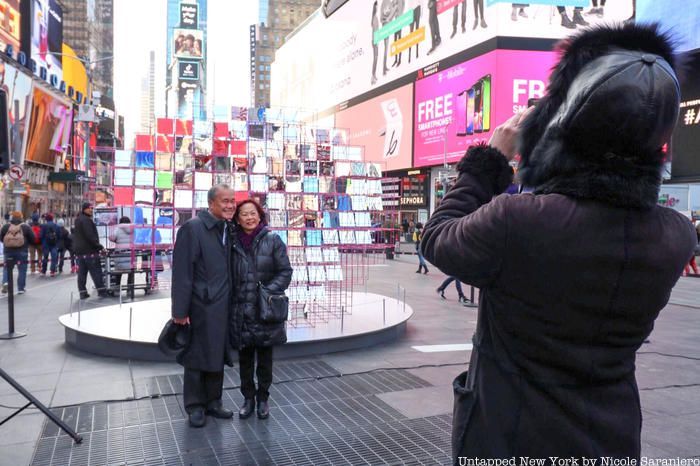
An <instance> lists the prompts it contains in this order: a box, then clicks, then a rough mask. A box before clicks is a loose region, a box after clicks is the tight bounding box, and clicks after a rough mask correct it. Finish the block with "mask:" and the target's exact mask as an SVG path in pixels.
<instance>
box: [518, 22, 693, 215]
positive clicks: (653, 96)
mask: <svg viewBox="0 0 700 466" xmlns="http://www.w3.org/2000/svg"><path fill="white" fill-rule="evenodd" d="M558 48H559V51H560V53H561V59H560V61H559V63H558V64H557V65H556V66H555V67H554V70H553V71H552V74H551V76H550V80H549V86H548V90H547V95H546V96H545V97H544V98H542V99H541V100H540V102H539V103H538V105H537V107H536V109H535V110H534V111H533V112H532V113H531V114H530V115H529V116H528V118H527V119H526V121H524V122H523V123H522V131H521V137H520V141H519V151H520V154H521V161H520V167H519V172H518V175H519V178H520V181H521V182H522V183H523V184H525V185H527V186H531V187H534V188H535V190H536V192H541V193H553V192H556V193H561V194H566V195H570V196H573V197H579V198H587V199H596V200H600V201H603V202H606V203H609V204H614V205H619V206H623V207H637V208H649V207H652V206H653V205H655V204H656V202H657V198H658V190H659V185H660V183H661V175H660V171H661V166H662V160H663V155H664V154H663V153H662V147H663V145H664V144H665V143H666V142H668V140H669V139H670V136H671V132H672V131H673V127H674V126H675V123H676V120H677V118H678V112H679V102H680V87H679V85H678V80H677V78H676V75H675V57H674V50H673V44H672V41H671V40H670V38H669V37H668V36H666V35H664V34H662V33H660V32H659V27H658V25H655V24H650V25H634V24H628V25H620V26H602V27H596V28H591V29H588V30H586V31H584V32H583V33H581V34H579V35H577V36H575V37H573V38H571V39H569V40H566V41H564V42H562V43H561V44H560V45H559V47H558Z"/></svg>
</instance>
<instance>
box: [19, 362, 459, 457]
mask: <svg viewBox="0 0 700 466" xmlns="http://www.w3.org/2000/svg"><path fill="white" fill-rule="evenodd" d="M275 376H276V380H277V381H281V380H289V382H288V383H282V384H278V385H273V387H272V389H271V398H270V401H271V403H270V404H271V407H272V413H271V416H270V418H269V419H267V420H265V421H260V420H258V419H256V418H254V417H253V418H251V419H247V420H240V419H238V418H236V417H234V419H232V420H226V421H223V420H214V419H209V420H208V422H207V425H206V427H204V428H203V429H191V428H190V427H189V426H188V424H187V417H186V414H185V413H184V411H183V409H182V399H181V396H180V395H179V393H180V391H181V389H182V378H181V376H179V375H173V376H163V377H151V378H147V379H142V380H139V381H137V382H138V383H137V385H136V386H137V390H136V391H137V393H138V394H139V396H146V395H148V396H152V395H160V397H157V398H147V399H142V400H137V401H125V402H116V403H90V404H85V405H80V406H75V407H68V408H64V409H58V410H56V414H57V415H59V416H60V417H61V418H62V419H63V420H64V421H66V422H67V423H68V425H70V426H72V427H74V428H75V429H76V430H77V431H78V432H79V433H81V435H83V438H84V440H83V443H82V444H81V445H73V443H72V440H71V439H70V437H68V436H67V435H66V434H65V433H63V432H60V431H59V430H58V428H57V427H56V426H54V425H53V424H52V423H48V422H47V423H45V425H44V429H43V431H42V434H41V438H40V440H39V443H38V444H37V447H36V450H35V453H34V457H33V460H32V465H37V466H40V465H41V466H49V465H61V466H66V465H81V466H83V465H111V464H126V465H170V464H174V465H189V464H197V465H199V464H205V465H208V464H212V465H222V466H223V465H236V464H261V465H263V464H264V465H266V464H312V465H317V464H334V465H335V464H352V465H355V464H449V463H450V456H449V452H450V446H449V439H450V433H449V432H450V423H451V418H450V416H434V417H429V418H421V419H407V418H405V417H404V416H403V415H402V414H401V413H399V412H398V411H396V410H395V409H393V408H392V407H391V406H389V405H388V404H386V403H384V402H383V401H382V400H381V399H379V398H378V397H377V396H376V395H378V394H381V393H387V392H393V391H400V390H409V389H414V388H421V387H426V386H429V385H430V384H429V383H428V382H426V381H424V380H422V379H420V378H418V377H416V376H414V375H412V374H410V373H408V372H407V371H404V370H390V371H376V372H370V373H365V374H357V375H347V376H340V374H339V373H338V372H337V371H335V370H334V369H333V368H332V367H330V366H328V365H327V364H324V363H322V362H318V361H307V362H292V363H287V362H281V363H279V364H277V365H276V367H275ZM317 377H328V378H321V379H316V378H317ZM308 379H310V380H308ZM237 381H238V375H237V374H236V373H235V371H227V373H226V380H225V386H227V387H235V386H236V385H237ZM174 394H177V395H174ZM241 401H242V399H241V395H240V393H239V391H238V389H237V388H230V389H228V390H226V391H225V392H224V404H225V406H227V407H228V408H230V409H234V410H237V409H238V407H239V404H240V402H241Z"/></svg>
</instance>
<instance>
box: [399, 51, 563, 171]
mask: <svg viewBox="0 0 700 466" xmlns="http://www.w3.org/2000/svg"><path fill="white" fill-rule="evenodd" d="M555 60H556V54H555V53H554V52H531V51H520V50H495V51H493V52H490V53H487V54H485V55H482V56H480V57H477V58H475V59H473V60H470V61H468V62H465V63H462V64H459V65H456V66H453V67H452V68H448V69H447V70H444V71H440V72H439V73H435V74H433V75H430V76H428V77H426V78H424V79H421V80H419V81H417V82H416V84H415V86H416V92H415V103H414V150H413V166H414V167H425V166H430V165H439V164H442V163H443V162H444V160H445V154H446V155H447V157H446V158H447V162H448V163H451V162H456V161H458V160H459V159H460V158H461V157H462V156H463V155H464V152H465V151H466V150H467V148H468V147H469V146H471V145H474V144H477V143H480V142H482V141H486V142H488V140H489V138H490V137H491V134H492V132H493V129H494V128H495V127H496V126H498V125H499V124H501V123H503V122H504V121H506V120H507V119H508V118H510V117H511V116H512V115H513V114H514V113H516V112H517V111H518V110H519V109H522V108H526V107H527V100H528V99H529V98H539V97H542V95H543V94H544V91H545V87H546V83H547V78H548V77H549V73H550V70H551V68H552V66H553V65H554V63H555ZM445 139H446V140H447V143H445Z"/></svg>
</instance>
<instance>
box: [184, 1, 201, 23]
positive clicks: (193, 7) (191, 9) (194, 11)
mask: <svg viewBox="0 0 700 466" xmlns="http://www.w3.org/2000/svg"><path fill="white" fill-rule="evenodd" d="M198 9H199V7H198V5H197V4H196V3H181V4H180V27H181V28H185V29H197V21H198V18H199V10H198Z"/></svg>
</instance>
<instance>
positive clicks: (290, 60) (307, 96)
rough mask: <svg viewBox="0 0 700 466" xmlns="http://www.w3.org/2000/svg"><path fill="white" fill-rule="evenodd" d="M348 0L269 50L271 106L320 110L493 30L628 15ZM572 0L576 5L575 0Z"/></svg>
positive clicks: (554, 7)
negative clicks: (272, 55) (272, 58)
mask: <svg viewBox="0 0 700 466" xmlns="http://www.w3.org/2000/svg"><path fill="white" fill-rule="evenodd" d="M583 3H585V4H586V5H588V3H589V2H588V1H587V0H586V1H582V0H556V1H553V0H552V1H545V0H539V1H534V2H528V3H527V4H525V3H522V4H520V3H511V2H501V1H487V0H470V1H467V0H376V1H372V0H350V1H349V2H348V3H347V4H346V5H345V6H343V7H342V8H339V9H338V10H337V11H335V12H334V13H333V15H331V16H329V17H325V16H324V15H323V14H317V15H315V16H313V17H312V18H311V19H310V20H309V21H308V22H307V23H306V24H305V25H304V26H303V27H302V28H301V29H299V30H297V31H295V33H294V34H293V35H292V36H291V37H289V38H288V40H287V41H286V42H285V44H284V45H283V46H282V47H281V48H280V49H279V50H278V51H277V52H276V53H275V61H274V63H273V65H272V70H273V71H272V91H271V101H272V106H280V107H298V108H312V109H317V110H319V111H323V110H326V109H328V108H330V107H332V106H333V105H337V104H339V103H341V102H345V101H347V100H349V99H351V98H353V97H355V96H358V95H360V94H363V93H365V92H368V91H370V90H372V89H376V88H378V87H380V86H382V85H384V84H387V83H390V82H392V81H394V80H396V79H399V78H402V77H405V76H407V75H409V74H411V73H415V72H416V71H418V70H420V69H422V68H424V67H426V66H428V65H430V64H433V63H437V62H440V61H441V60H444V59H446V58H448V57H452V56H453V55H455V54H458V53H460V52H463V51H465V50H467V49H470V48H472V47H475V46H477V45H479V44H483V43H485V42H487V41H488V40H490V39H493V38H494V37H497V36H500V37H516V38H521V37H527V38H541V39H560V38H564V37H566V36H568V35H569V34H571V33H575V32H576V30H578V29H579V28H581V27H585V26H586V25H595V24H599V23H603V22H609V21H620V20H624V19H627V18H628V17H630V16H631V15H632V11H633V10H632V1H631V0H620V1H617V2H608V4H606V6H605V7H604V8H601V7H598V8H595V9H591V8H586V9H583V8H582V7H581V6H580V5H582V4H583ZM575 5H579V6H575Z"/></svg>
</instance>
